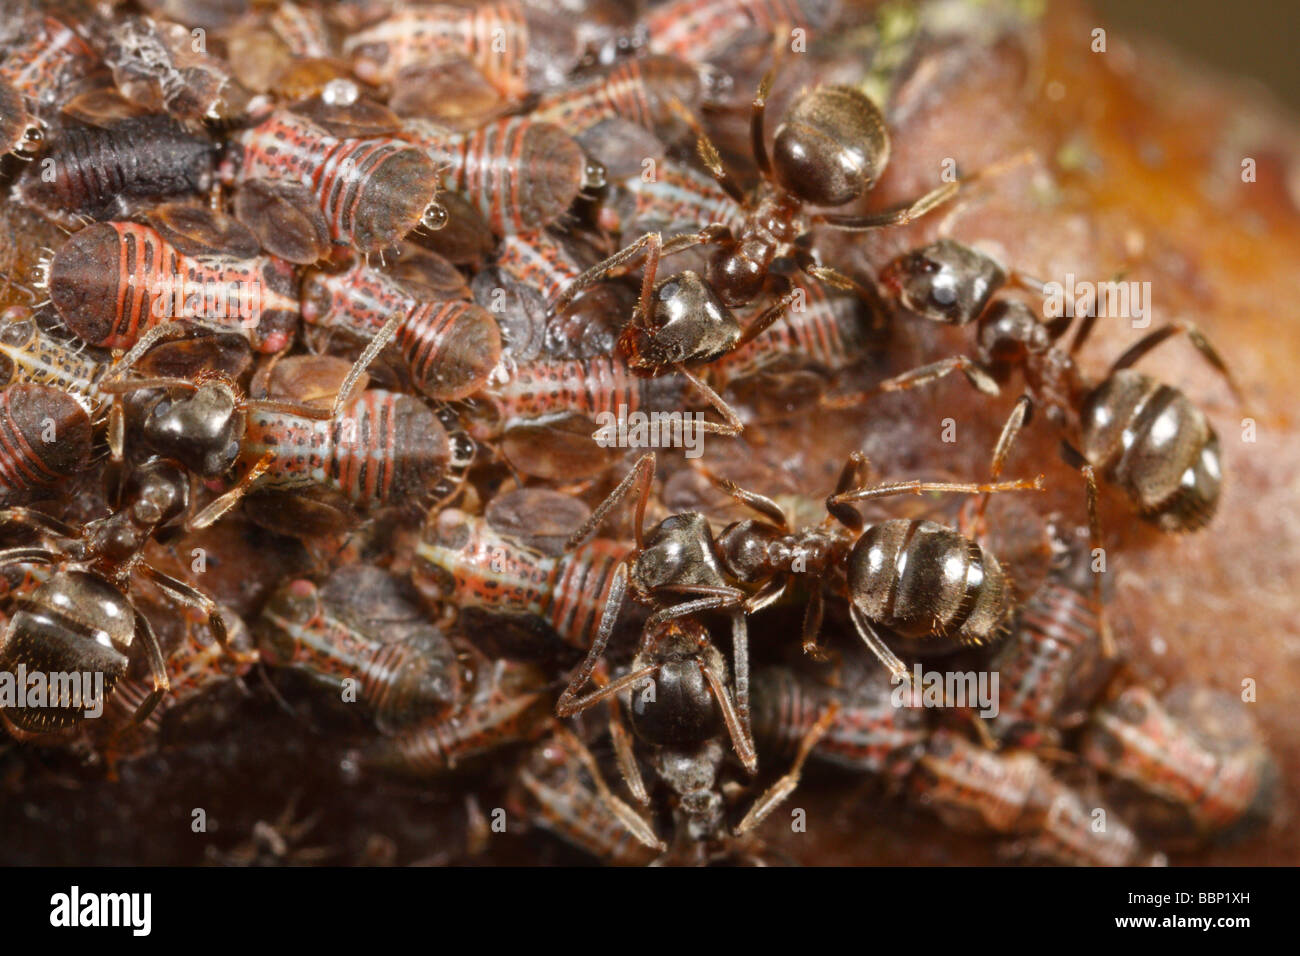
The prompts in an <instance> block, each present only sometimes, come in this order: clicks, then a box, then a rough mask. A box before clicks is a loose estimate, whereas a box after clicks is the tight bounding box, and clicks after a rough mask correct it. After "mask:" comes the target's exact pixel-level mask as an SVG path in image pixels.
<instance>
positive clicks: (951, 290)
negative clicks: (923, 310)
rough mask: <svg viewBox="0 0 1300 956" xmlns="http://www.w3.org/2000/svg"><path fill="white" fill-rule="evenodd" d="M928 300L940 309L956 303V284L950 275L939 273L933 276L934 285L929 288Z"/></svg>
mask: <svg viewBox="0 0 1300 956" xmlns="http://www.w3.org/2000/svg"><path fill="white" fill-rule="evenodd" d="M930 300H931V301H932V302H933V303H934V304H935V305H937V306H940V307H941V308H946V307H947V306H950V305H952V304H953V303H954V302H956V301H957V283H956V281H955V279H954V277H953V276H952V275H951V274H948V273H942V272H941V273H939V274H938V275H937V276H935V279H934V284H933V285H932V286H931V287H930Z"/></svg>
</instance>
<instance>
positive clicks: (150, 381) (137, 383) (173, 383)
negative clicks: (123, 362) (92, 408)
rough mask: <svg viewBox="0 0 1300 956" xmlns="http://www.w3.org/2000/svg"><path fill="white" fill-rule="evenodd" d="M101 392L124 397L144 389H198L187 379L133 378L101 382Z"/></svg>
mask: <svg viewBox="0 0 1300 956" xmlns="http://www.w3.org/2000/svg"><path fill="white" fill-rule="evenodd" d="M98 387H99V390H100V391H101V392H108V393H109V394H110V395H125V394H126V393H127V392H139V391H143V390H144V389H146V388H184V389H189V390H190V391H191V392H192V391H194V390H195V389H197V388H198V385H196V384H195V383H194V382H191V381H190V380H189V379H187V378H170V377H165V376H164V377H159V378H133V379H131V381H129V382H127V381H120V380H119V381H116V382H108V381H106V382H101V383H100V384H99V386H98Z"/></svg>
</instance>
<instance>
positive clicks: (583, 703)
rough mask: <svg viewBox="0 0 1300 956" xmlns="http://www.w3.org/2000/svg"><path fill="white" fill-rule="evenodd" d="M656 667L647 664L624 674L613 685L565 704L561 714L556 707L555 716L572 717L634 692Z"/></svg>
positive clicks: (655, 665) (607, 685)
mask: <svg viewBox="0 0 1300 956" xmlns="http://www.w3.org/2000/svg"><path fill="white" fill-rule="evenodd" d="M658 667H659V665H658V664H647V665H646V666H645V667H641V668H638V669H637V670H634V671H632V672H631V673H630V674H624V675H623V676H622V677H620V678H619V679H618V680H616V681H614V682H613V683H610V684H606V685H605V686H604V687H601V688H599V689H597V690H594V691H592V692H591V693H590V694H588V695H587V696H585V697H579V698H578V699H577V700H574V701H572V702H570V703H567V704H566V706H565V709H564V712H563V713H561V712H560V710H559V708H558V707H557V708H556V716H557V717H572V716H574V715H575V714H580V713H582V712H583V711H584V710H590V709H591V708H592V707H594V706H596V705H597V704H599V703H600V702H601V701H602V700H609V699H611V698H613V697H614V695H616V694H621V693H622V692H623V691H625V690H634V688H635V685H637V684H639V683H640V682H641V681H643V680H645V679H646V678H647V677H650V676H651V675H653V674H654V673H655V671H656V670H657V669H658ZM561 699H563V698H561Z"/></svg>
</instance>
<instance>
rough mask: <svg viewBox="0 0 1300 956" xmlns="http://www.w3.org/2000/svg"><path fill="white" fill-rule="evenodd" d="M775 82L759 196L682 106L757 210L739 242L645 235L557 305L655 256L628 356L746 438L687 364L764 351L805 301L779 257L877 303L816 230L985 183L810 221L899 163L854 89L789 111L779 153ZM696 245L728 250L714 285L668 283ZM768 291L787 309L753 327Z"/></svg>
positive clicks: (896, 218)
mask: <svg viewBox="0 0 1300 956" xmlns="http://www.w3.org/2000/svg"><path fill="white" fill-rule="evenodd" d="M774 75H775V73H774V71H769V72H768V74H767V75H766V76H765V77H764V78H763V80H762V82H761V83H760V84H759V87H758V92H757V94H756V95H755V98H754V102H753V110H752V112H751V117H750V138H751V142H752V145H751V148H752V151H753V154H754V160H755V162H756V164H757V166H758V172H759V175H760V176H761V177H762V181H761V183H760V185H759V187H758V189H757V190H756V191H755V192H754V193H753V194H752V195H749V196H746V195H745V193H744V192H743V191H742V190H741V188H740V187H739V185H737V183H736V182H735V180H734V179H733V178H732V177H731V176H730V174H728V172H727V171H726V169H725V168H724V167H723V165H722V161H721V158H720V157H719V155H718V151H717V148H716V147H715V146H714V145H713V144H712V143H711V142H710V141H709V139H708V137H707V136H706V135H705V134H704V133H703V131H701V130H700V129H699V126H698V123H695V122H694V118H693V117H691V116H690V114H689V112H688V111H686V109H685V108H684V107H681V108H680V112H681V113H682V114H683V115H684V117H685V118H686V119H687V120H688V121H689V122H690V123H691V125H692V126H694V127H695V129H696V132H697V133H698V134H699V139H698V152H699V154H700V158H701V159H702V160H703V162H704V165H705V166H706V167H708V169H709V172H710V173H712V175H713V176H714V178H715V179H716V180H717V181H718V183H719V184H720V185H721V186H722V188H723V189H725V190H726V192H727V193H728V194H729V195H730V196H731V197H732V198H733V199H734V200H735V201H736V202H737V203H739V204H740V205H741V206H742V208H743V209H744V210H745V215H744V219H743V222H742V223H741V224H740V226H739V228H738V229H737V230H736V232H735V233H733V232H732V230H731V229H730V228H729V227H728V226H726V225H723V224H717V223H715V224H713V225H709V226H706V227H705V228H704V229H702V230H701V231H699V232H697V233H689V234H686V235H680V236H675V237H673V238H670V239H668V240H666V241H665V240H664V238H663V237H662V235H661V234H659V233H649V234H647V235H644V236H642V237H641V238H640V239H638V240H636V241H635V242H633V243H632V244H631V245H629V246H627V247H626V248H624V249H622V250H621V251H619V252H616V253H615V254H614V255H612V256H610V257H609V258H607V259H605V260H604V261H603V262H600V263H598V264H596V265H595V266H592V267H591V268H590V269H588V270H587V271H586V272H584V273H583V274H582V275H580V276H579V277H578V278H577V279H575V280H574V281H573V282H572V283H571V284H570V285H569V287H568V288H567V289H566V290H565V291H564V292H563V293H562V294H561V295H560V296H559V298H558V300H557V301H556V302H555V304H554V306H553V308H554V310H555V311H556V312H557V313H559V312H561V311H563V309H564V308H565V307H567V306H568V305H569V304H570V303H572V302H573V300H574V299H575V298H577V296H578V295H579V294H580V293H581V292H583V291H584V290H585V289H588V288H590V287H591V286H592V285H593V284H595V283H597V282H599V281H601V280H602V279H604V278H606V277H607V276H609V275H610V274H611V273H613V272H615V271H616V270H619V269H621V268H623V267H624V266H626V265H628V264H629V263H630V262H632V261H633V260H635V259H637V258H639V257H641V256H644V257H645V263H644V265H643V278H642V283H641V296H640V299H639V301H638V303H637V306H636V308H635V310H634V311H633V313H632V318H631V321H630V322H628V324H627V325H626V326H625V327H624V330H623V333H622V335H621V336H620V339H619V349H620V351H621V352H622V353H623V355H624V356H625V357H626V359H627V362H628V365H629V366H630V367H631V368H632V369H633V370H634V371H637V372H638V373H641V374H645V375H658V374H660V373H662V372H664V371H667V370H673V371H676V372H678V373H680V374H682V375H683V376H684V377H686V378H687V379H688V380H689V381H690V382H691V383H692V384H693V385H694V386H695V387H696V388H697V389H699V390H700V391H701V392H702V394H704V395H705V396H706V397H707V398H708V400H709V403H710V404H711V405H713V406H714V407H715V408H716V409H717V410H718V411H719V413H720V414H722V415H723V417H724V418H726V420H727V425H728V426H729V428H730V433H739V432H740V430H741V429H742V427H743V426H742V425H741V422H740V420H739V418H738V417H737V416H736V414H735V413H734V411H733V410H732V409H731V408H730V407H728V406H727V405H726V403H725V402H723V401H722V399H721V398H720V397H718V396H717V395H716V394H714V393H713V392H712V391H711V390H710V389H709V388H708V387H707V386H706V385H704V383H703V382H702V381H700V380H699V378H698V377H697V376H695V375H694V374H692V373H691V372H690V371H689V370H688V369H687V368H686V366H687V365H688V364H697V363H706V362H711V361H713V360H715V359H717V358H719V357H720V356H722V355H724V354H726V353H728V352H731V351H733V350H735V349H738V348H740V347H741V346H743V345H745V344H746V343H748V342H750V341H752V340H753V339H754V338H756V337H757V336H759V335H761V334H762V333H763V332H764V331H765V330H766V329H767V328H768V327H769V326H771V325H772V324H773V323H774V322H776V321H777V320H778V319H780V318H781V316H782V315H783V314H784V313H785V311H786V310H787V309H788V308H790V307H791V305H792V304H793V303H795V302H796V301H797V299H798V297H799V296H800V290H799V289H798V287H797V286H796V285H795V284H794V283H792V282H791V281H790V279H789V277H788V276H784V275H782V274H780V273H779V272H778V271H774V270H773V268H772V267H773V264H774V262H776V260H777V257H778V256H785V255H793V257H794V258H795V261H796V263H797V265H798V266H799V268H801V269H802V270H803V271H804V272H806V273H807V274H808V275H810V276H812V277H814V278H816V279H818V280H820V281H822V282H825V283H826V284H828V285H831V286H833V287H836V288H839V289H843V290H846V291H853V292H857V293H859V294H862V295H865V296H867V298H868V300H869V301H876V300H877V298H878V297H877V296H875V295H874V291H873V290H871V289H867V288H864V287H862V286H860V285H859V284H858V283H856V282H854V281H853V280H852V279H850V278H849V277H847V276H845V275H843V274H841V273H839V272H837V271H835V270H833V269H830V268H828V267H825V266H822V265H820V264H818V262H817V260H816V257H815V255H814V254H813V253H812V251H811V235H810V232H809V230H810V229H811V228H812V227H813V226H815V225H825V226H831V227H833V228H836V229H845V230H868V229H877V228H882V227H886V226H901V225H905V224H907V223H909V222H911V221H912V220H914V219H917V218H919V217H921V216H924V215H925V214H927V213H929V212H930V211H931V210H933V209H935V208H937V207H938V206H941V205H942V204H944V203H946V202H948V201H949V200H950V199H952V198H953V197H954V196H955V195H956V194H957V192H958V189H959V188H960V187H961V186H962V185H964V184H969V183H971V182H973V181H974V179H975V178H976V177H970V178H967V179H966V180H964V181H962V182H958V181H952V182H947V183H944V184H943V185H942V186H940V187H938V188H936V189H934V190H932V191H930V192H928V193H926V194H925V195H923V196H921V197H919V198H917V199H915V200H913V201H911V202H906V203H902V204H900V205H897V206H894V207H891V208H889V209H885V210H882V211H880V212H876V213H871V214H868V215H862V216H853V215H841V214H833V213H823V214H819V215H814V216H809V215H807V214H806V212H805V207H807V206H824V207H837V206H844V205H847V204H848V203H850V202H853V201H854V200H857V199H859V198H861V197H863V196H865V195H866V194H867V193H868V192H870V191H871V189H872V188H874V187H875V185H876V182H877V181H878V180H879V178H880V176H881V174H882V173H883V172H884V170H885V167H886V165H887V164H888V162H889V153H890V143H889V134H888V132H887V130H886V128H885V120H884V116H883V115H882V114H881V112H880V109H879V108H878V107H877V106H876V105H875V104H874V103H873V102H872V101H871V100H870V99H869V98H868V97H867V96H866V95H865V94H863V93H862V92H860V91H859V90H856V89H853V88H852V87H846V86H819V87H817V88H815V89H813V90H811V91H809V92H807V93H804V94H803V95H801V96H800V97H799V98H798V99H797V100H795V102H794V104H793V105H792V106H791V107H790V109H789V110H788V111H787V112H786V114H785V116H784V118H783V119H782V122H781V124H780V125H779V126H778V127H777V130H776V134H775V136H774V138H773V142H772V152H771V154H770V155H769V153H768V149H767V142H766V137H765V133H764V128H763V125H764V118H765V116H766V109H767V97H768V94H769V92H770V90H771V87H772V82H773V78H774ZM679 105H680V104H679ZM990 172H991V170H984V171H983V172H982V173H980V174H977V176H987V175H989V173H990ZM694 246H714V247H716V248H715V249H714V251H713V253H712V254H711V255H710V257H709V259H708V264H707V267H706V269H705V274H704V275H703V276H701V275H699V274H698V273H696V272H692V271H690V270H686V271H683V272H679V273H677V274H675V275H672V276H669V277H667V278H665V279H662V280H660V279H657V275H658V270H659V260H660V258H661V257H663V256H667V255H672V254H674V253H677V252H681V251H683V250H685V249H689V248H692V247H694ZM765 293H768V294H771V295H774V296H776V299H775V301H773V302H772V304H771V305H769V306H768V307H767V308H765V309H764V310H763V311H762V312H760V313H759V315H758V316H756V317H755V318H754V319H753V320H751V321H750V323H749V324H748V325H747V326H746V327H745V328H744V329H742V328H741V326H740V322H739V321H738V319H737V318H736V316H735V314H734V312H733V311H732V310H733V309H736V308H739V307H740V306H743V305H747V304H748V303H750V302H753V301H754V300H756V299H758V298H759V297H760V296H761V295H764V294H765Z"/></svg>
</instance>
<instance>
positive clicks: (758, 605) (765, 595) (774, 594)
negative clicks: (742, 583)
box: [740, 574, 790, 614]
mask: <svg viewBox="0 0 1300 956" xmlns="http://www.w3.org/2000/svg"><path fill="white" fill-rule="evenodd" d="M789 586H790V577H789V575H786V574H782V575H781V576H780V577H777V578H773V579H772V580H771V581H768V582H767V583H766V584H764V585H763V586H762V587H761V588H759V589H758V590H757V591H755V592H754V593H753V594H751V595H750V596H749V597H747V598H746V599H745V601H744V603H742V604H741V605H740V609H741V611H742V612H743V613H744V614H757V613H758V612H759V611H761V610H763V608H765V607H767V606H768V605H769V604H774V603H776V602H777V601H779V600H781V595H783V594H785V592H786V589H787V588H789Z"/></svg>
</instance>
